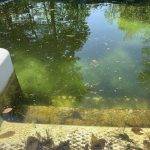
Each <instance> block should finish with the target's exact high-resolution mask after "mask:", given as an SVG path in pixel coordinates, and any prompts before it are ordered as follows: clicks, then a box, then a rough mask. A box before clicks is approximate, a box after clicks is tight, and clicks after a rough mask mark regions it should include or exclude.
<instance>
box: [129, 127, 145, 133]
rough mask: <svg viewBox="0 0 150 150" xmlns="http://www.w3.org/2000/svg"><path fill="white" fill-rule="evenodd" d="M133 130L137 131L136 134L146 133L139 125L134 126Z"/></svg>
mask: <svg viewBox="0 0 150 150" xmlns="http://www.w3.org/2000/svg"><path fill="white" fill-rule="evenodd" d="M131 131H132V132H133V133H135V134H138V135H142V134H144V133H143V129H141V128H139V127H133V128H132V129H131Z"/></svg>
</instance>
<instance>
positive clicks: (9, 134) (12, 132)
mask: <svg viewBox="0 0 150 150" xmlns="http://www.w3.org/2000/svg"><path fill="white" fill-rule="evenodd" d="M14 134H15V131H8V132H5V133H3V134H0V139H3V138H9V137H12V136H13V135H14Z"/></svg>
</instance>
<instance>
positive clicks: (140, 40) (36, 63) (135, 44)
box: [0, 0, 150, 108]
mask: <svg viewBox="0 0 150 150" xmlns="http://www.w3.org/2000/svg"><path fill="white" fill-rule="evenodd" d="M0 47H3V48H6V49H8V50H9V51H10V53H11V56H12V59H13V63H14V65H15V70H16V74H17V76H18V79H19V82H20V85H21V87H22V91H23V93H24V99H25V100H24V102H23V103H25V104H35V105H53V106H68V107H84V108H149V107H150V4H149V3H148V2H147V3H144V2H143V3H139V2H136V1H135V3H127V2H124V1H123V2H122V3H116V2H115V3H93V4H92V2H91V3H88V4H87V3H82V2H81V1H80V2H66V1H63V2H57V1H44V0H43V1H42V0H38V1H36V0H23V1H16V2H10V3H7V4H5V5H0Z"/></svg>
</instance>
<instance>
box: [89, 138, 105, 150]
mask: <svg viewBox="0 0 150 150" xmlns="http://www.w3.org/2000/svg"><path fill="white" fill-rule="evenodd" d="M106 143H107V141H106V140H105V139H103V138H102V139H98V138H97V137H96V136H94V135H92V137H91V149H92V150H103V149H104V147H105V144H106Z"/></svg>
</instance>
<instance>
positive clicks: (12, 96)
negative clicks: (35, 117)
mask: <svg viewBox="0 0 150 150" xmlns="http://www.w3.org/2000/svg"><path fill="white" fill-rule="evenodd" d="M20 96H21V88H20V85H19V83H18V80H17V77H16V74H15V71H14V67H13V64H12V61H11V57H10V54H9V52H8V51H7V50H6V49H3V48H0V103H1V105H0V110H1V109H2V108H3V107H6V106H11V105H13V103H14V101H16V100H18V99H19V97H20Z"/></svg>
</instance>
